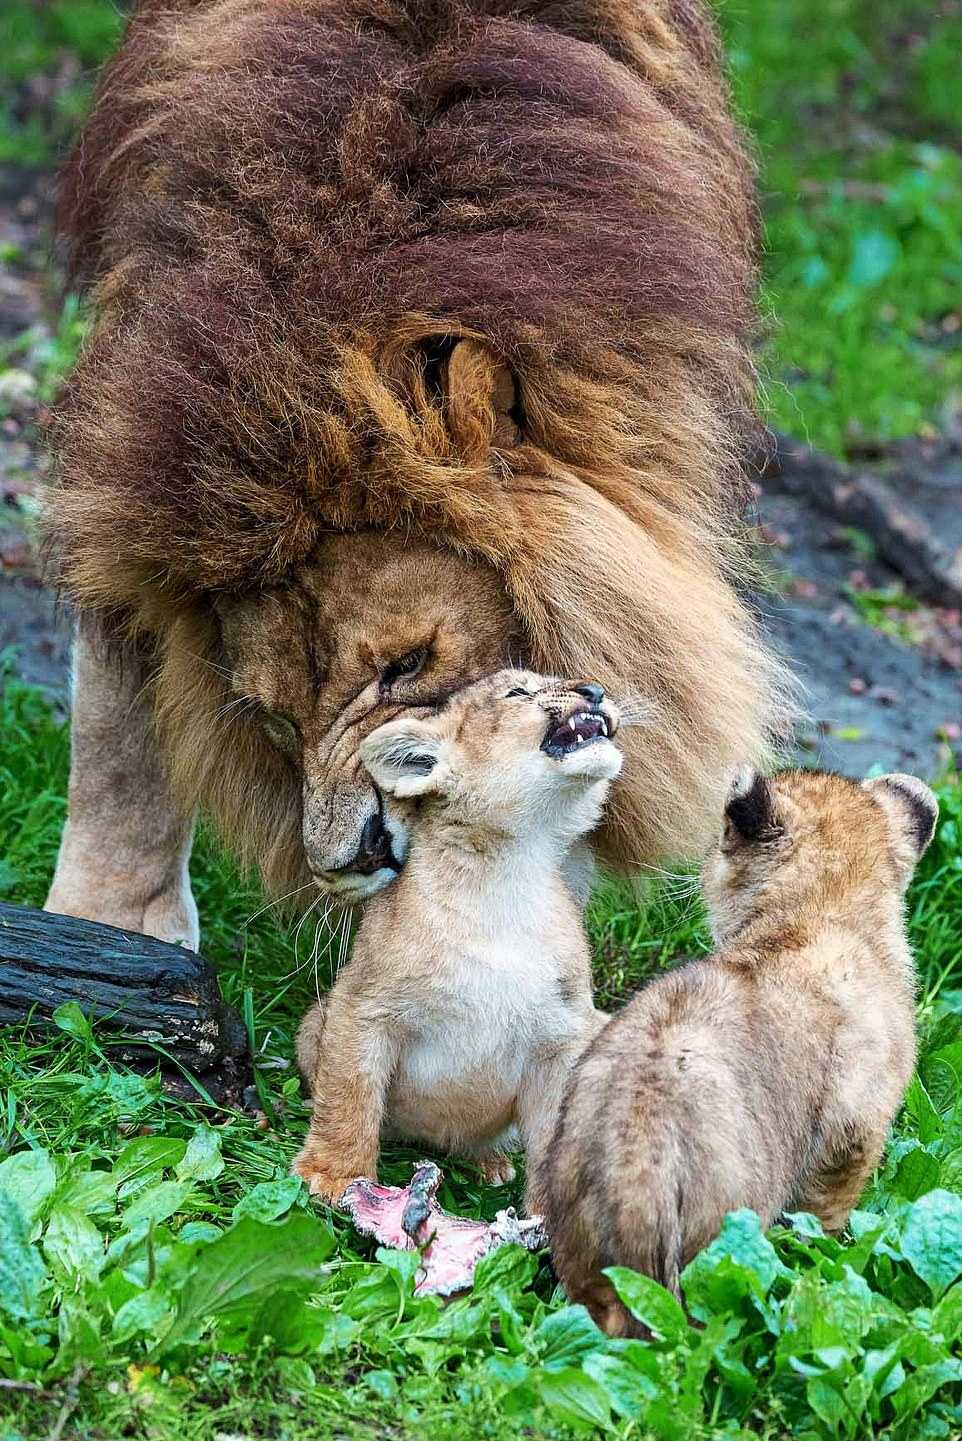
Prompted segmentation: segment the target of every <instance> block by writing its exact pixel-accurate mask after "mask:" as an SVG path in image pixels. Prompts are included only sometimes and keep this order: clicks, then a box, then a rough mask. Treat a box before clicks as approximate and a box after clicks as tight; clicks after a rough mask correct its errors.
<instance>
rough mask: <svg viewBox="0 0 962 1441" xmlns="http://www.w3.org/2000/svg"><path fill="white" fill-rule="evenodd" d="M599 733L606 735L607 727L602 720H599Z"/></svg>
mask: <svg viewBox="0 0 962 1441" xmlns="http://www.w3.org/2000/svg"><path fill="white" fill-rule="evenodd" d="M601 734H602V735H603V736H606V735H607V734H608V727H607V725H606V724H605V722H604V721H602V722H601Z"/></svg>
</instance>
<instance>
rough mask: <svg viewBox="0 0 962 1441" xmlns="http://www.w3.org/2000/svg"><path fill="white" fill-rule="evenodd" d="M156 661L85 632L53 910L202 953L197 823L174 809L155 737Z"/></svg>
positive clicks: (78, 653)
mask: <svg viewBox="0 0 962 1441" xmlns="http://www.w3.org/2000/svg"><path fill="white" fill-rule="evenodd" d="M149 675H150V672H149V666H148V663H147V660H146V658H144V657H143V656H141V655H140V654H138V653H137V652H136V651H134V650H132V649H130V650H127V651H125V652H124V654H123V656H122V658H121V659H120V660H118V659H117V658H113V657H111V656H110V655H109V654H108V653H107V652H106V649H105V648H104V647H103V646H102V645H101V644H100V643H98V642H97V641H96V640H93V639H91V638H89V637H87V636H86V635H85V634H84V632H83V628H82V627H80V628H78V633H77V638H76V642H75V645H74V696H73V718H72V726H71V747H72V754H71V765H70V789H69V793H68V819H67V822H66V825H65V826H64V831H63V837H62V839H61V843H60V854H59V856H58V858H57V869H56V873H55V875H54V879H53V884H52V886H51V888H50V894H49V895H48V896H47V901H46V909H47V910H48V911H56V912H58V913H59V914H61V915H68V916H83V917H84V918H85V919H87V920H90V921H103V922H105V923H106V924H107V925H111V926H122V927H123V928H124V929H125V930H130V931H142V932H143V933H144V934H145V935H148V936H157V937H158V938H159V939H160V940H162V941H171V942H173V943H174V944H175V945H176V944H181V945H186V946H189V947H190V948H191V949H192V950H196V949H197V947H198V945H199V943H200V931H199V927H198V922H197V907H196V905H195V904H194V898H193V895H192V894H191V889H190V877H189V875H188V862H189V860H190V849H191V841H192V837H193V828H194V823H193V817H192V816H184V815H183V814H182V812H181V811H180V810H179V809H178V808H177V807H176V805H175V804H174V801H173V798H172V796H171V794H170V789H169V787H168V784H167V781H166V778H165V775H164V768H163V762H162V758H161V754H160V749H159V746H158V743H157V739H156V736H155V734H154V727H153V719H152V711H151V704H150V697H149V695H148V694H146V691H147V688H148V682H149Z"/></svg>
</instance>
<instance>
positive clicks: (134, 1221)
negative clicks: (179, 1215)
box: [124, 1181, 193, 1231]
mask: <svg viewBox="0 0 962 1441" xmlns="http://www.w3.org/2000/svg"><path fill="white" fill-rule="evenodd" d="M192 1189H193V1187H192V1185H191V1183H190V1181H157V1182H156V1183H155V1184H154V1185H153V1186H148V1188H147V1189H146V1191H140V1192H139V1193H138V1195H137V1198H136V1200H134V1201H131V1203H130V1205H129V1206H128V1207H127V1209H126V1211H125V1212H124V1228H125V1230H127V1231H133V1230H135V1229H136V1227H137V1226H138V1225H140V1223H141V1222H142V1221H153V1223H154V1224H155V1225H157V1224H158V1223H159V1222H160V1221H166V1220H167V1218H168V1217H169V1216H172V1215H173V1214H174V1212H175V1211H179V1210H180V1208H181V1206H182V1205H183V1204H184V1201H185V1200H186V1199H187V1197H188V1196H189V1195H190V1193H191V1190H192Z"/></svg>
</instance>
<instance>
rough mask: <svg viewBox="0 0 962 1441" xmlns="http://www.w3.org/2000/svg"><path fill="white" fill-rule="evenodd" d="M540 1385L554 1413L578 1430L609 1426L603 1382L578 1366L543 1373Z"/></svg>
mask: <svg viewBox="0 0 962 1441" xmlns="http://www.w3.org/2000/svg"><path fill="white" fill-rule="evenodd" d="M537 1386H538V1391H539V1392H540V1394H541V1399H542V1401H543V1402H544V1404H545V1405H546V1406H547V1408H548V1410H549V1411H550V1412H551V1414H552V1415H553V1416H555V1417H557V1419H558V1420H559V1421H563V1422H565V1423H566V1424H567V1425H569V1426H574V1427H576V1428H577V1429H578V1430H584V1429H587V1428H591V1427H595V1426H599V1427H606V1426H607V1425H608V1423H609V1421H610V1420H611V1403H610V1401H609V1400H608V1393H607V1391H606V1390H605V1388H604V1387H603V1386H602V1384H601V1382H600V1381H596V1380H595V1378H594V1377H593V1376H589V1375H588V1374H587V1373H586V1372H584V1371H581V1370H579V1369H578V1368H577V1367H575V1366H567V1367H565V1368H564V1370H562V1371H542V1372H541V1373H540V1375H539V1376H538V1377H537Z"/></svg>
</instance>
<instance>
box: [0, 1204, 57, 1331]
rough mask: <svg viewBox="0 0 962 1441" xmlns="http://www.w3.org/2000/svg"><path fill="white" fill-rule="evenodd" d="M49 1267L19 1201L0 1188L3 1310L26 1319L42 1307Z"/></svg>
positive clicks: (0, 1301) (0, 1306)
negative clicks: (33, 1242)
mask: <svg viewBox="0 0 962 1441" xmlns="http://www.w3.org/2000/svg"><path fill="white" fill-rule="evenodd" d="M45 1275H46V1271H45V1268H44V1264H43V1262H42V1260H41V1259H40V1253H39V1251H38V1250H37V1248H36V1247H35V1246H31V1245H30V1242H29V1240H28V1232H27V1223H26V1221H25V1219H24V1215H23V1212H22V1211H21V1210H20V1207H19V1206H18V1205H17V1203H16V1201H15V1200H14V1199H13V1197H12V1196H10V1195H9V1194H8V1193H7V1192H6V1191H0V1314H2V1313H3V1312H6V1314H7V1315H8V1316H12V1317H14V1319H16V1320H21V1321H25V1320H27V1319H28V1318H29V1317H31V1316H36V1315H37V1314H38V1311H39V1305H38V1302H39V1299H40V1297H39V1292H40V1287H41V1285H42V1283H43V1280H44V1277H45Z"/></svg>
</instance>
